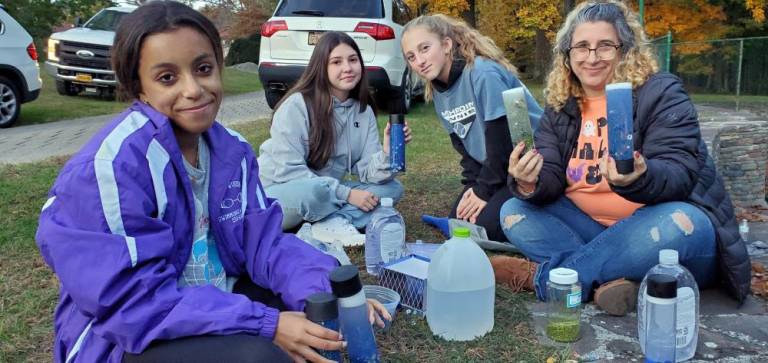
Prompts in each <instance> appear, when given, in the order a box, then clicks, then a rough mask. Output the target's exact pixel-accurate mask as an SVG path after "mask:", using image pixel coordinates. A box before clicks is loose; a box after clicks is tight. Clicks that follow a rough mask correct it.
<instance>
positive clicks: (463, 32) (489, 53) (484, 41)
mask: <svg viewBox="0 0 768 363" xmlns="http://www.w3.org/2000/svg"><path fill="white" fill-rule="evenodd" d="M417 26H421V27H424V28H425V29H426V30H427V31H429V32H430V33H433V34H435V35H437V36H438V37H439V38H440V39H444V38H445V37H448V38H451V40H452V41H453V54H456V53H458V55H460V56H461V57H462V58H464V59H465V60H466V61H467V67H470V66H472V64H473V63H474V61H475V57H476V56H482V57H485V58H488V59H490V60H493V61H495V62H496V63H499V64H501V65H502V66H503V67H504V68H506V69H507V70H509V71H510V72H512V73H513V74H515V75H517V69H516V68H515V66H513V65H512V63H510V62H509V61H508V60H507V58H505V57H504V52H502V51H501V49H499V47H497V46H496V43H495V42H494V41H493V39H491V38H490V37H488V36H485V35H483V34H480V32H479V31H477V30H476V29H474V28H472V27H470V26H469V25H468V24H467V23H466V22H464V21H463V20H460V19H456V18H452V17H450V16H447V15H443V14H434V15H422V16H419V17H418V18H416V19H413V20H411V21H409V22H408V24H405V27H404V28H403V34H405V33H406V32H407V31H408V30H410V29H412V28H414V27H417ZM452 56H453V55H452ZM424 98H425V99H426V100H427V101H429V100H431V99H432V84H431V83H430V82H426V89H425V90H424Z"/></svg>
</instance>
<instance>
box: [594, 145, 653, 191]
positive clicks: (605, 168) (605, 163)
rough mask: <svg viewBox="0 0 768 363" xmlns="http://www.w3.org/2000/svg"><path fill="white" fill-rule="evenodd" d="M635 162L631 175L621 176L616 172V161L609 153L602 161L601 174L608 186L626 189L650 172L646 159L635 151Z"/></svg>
mask: <svg viewBox="0 0 768 363" xmlns="http://www.w3.org/2000/svg"><path fill="white" fill-rule="evenodd" d="M632 155H633V156H634V160H635V170H634V171H633V172H631V173H629V174H619V172H618V170H616V161H615V160H613V158H612V157H610V156H609V155H608V154H607V153H606V154H605V156H603V158H602V159H600V173H601V174H603V177H605V180H607V181H608V184H611V185H615V186H618V187H625V186H627V185H630V184H632V183H634V182H635V180H637V179H638V178H640V176H641V175H643V174H644V173H645V171H646V170H648V166H647V165H646V164H645V158H643V156H642V155H640V153H639V152H637V151H635V152H634V153H633V154H632Z"/></svg>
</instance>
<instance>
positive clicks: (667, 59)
mask: <svg viewBox="0 0 768 363" xmlns="http://www.w3.org/2000/svg"><path fill="white" fill-rule="evenodd" d="M651 42H652V44H653V46H654V47H655V49H656V54H657V55H658V57H659V65H660V68H661V69H662V70H664V71H667V72H670V73H674V74H676V75H678V76H679V77H680V78H682V79H683V81H684V82H685V86H686V88H687V90H688V92H690V93H692V94H694V95H710V96H711V98H712V99H716V98H717V97H716V96H717V95H721V96H730V97H723V99H728V100H736V101H737V102H738V100H742V101H747V102H749V101H754V102H758V101H762V102H763V103H765V104H766V105H764V106H765V107H766V108H768V36H765V37H752V38H735V39H717V40H708V41H692V42H674V39H672V35H671V33H669V34H667V35H666V36H662V37H659V38H656V39H653V40H652V41H651ZM753 96H758V97H753ZM760 96H762V97H760Z"/></svg>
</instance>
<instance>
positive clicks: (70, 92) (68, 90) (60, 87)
mask: <svg viewBox="0 0 768 363" xmlns="http://www.w3.org/2000/svg"><path fill="white" fill-rule="evenodd" d="M56 92H58V93H59V94H60V95H62V96H77V94H78V93H80V90H79V89H78V87H77V86H75V85H73V84H72V82H68V81H56Z"/></svg>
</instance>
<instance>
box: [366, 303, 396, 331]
mask: <svg viewBox="0 0 768 363" xmlns="http://www.w3.org/2000/svg"><path fill="white" fill-rule="evenodd" d="M367 300H368V320H369V321H370V322H371V324H373V323H376V325H378V326H379V327H380V328H383V327H384V320H381V318H384V319H386V320H387V321H392V315H389V311H387V308H385V307H384V305H382V304H381V303H380V302H379V301H378V300H375V299H367Z"/></svg>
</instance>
